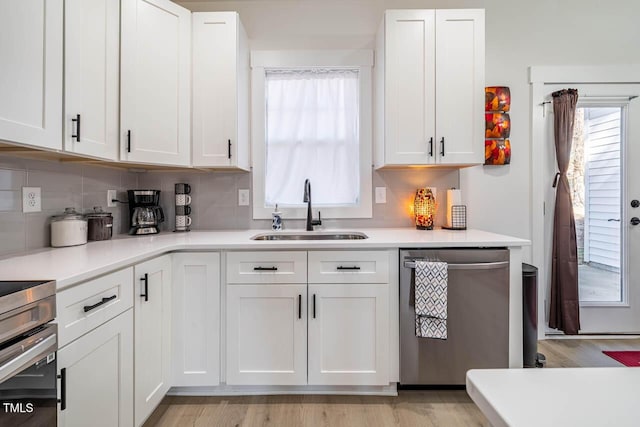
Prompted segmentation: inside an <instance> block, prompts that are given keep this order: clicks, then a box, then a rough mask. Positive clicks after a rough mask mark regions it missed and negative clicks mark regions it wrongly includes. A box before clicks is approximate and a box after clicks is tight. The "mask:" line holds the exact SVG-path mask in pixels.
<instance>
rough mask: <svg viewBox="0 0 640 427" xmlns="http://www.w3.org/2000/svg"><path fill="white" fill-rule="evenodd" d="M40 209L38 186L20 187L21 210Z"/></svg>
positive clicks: (40, 200)
mask: <svg viewBox="0 0 640 427" xmlns="http://www.w3.org/2000/svg"><path fill="white" fill-rule="evenodd" d="M41 210H42V197H41V192H40V187H22V212H25V213H26V212H40V211H41Z"/></svg>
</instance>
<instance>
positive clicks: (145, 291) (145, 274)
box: [140, 273, 149, 301]
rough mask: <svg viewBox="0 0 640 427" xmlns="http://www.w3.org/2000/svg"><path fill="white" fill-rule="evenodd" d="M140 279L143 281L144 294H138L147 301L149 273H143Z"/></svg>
mask: <svg viewBox="0 0 640 427" xmlns="http://www.w3.org/2000/svg"><path fill="white" fill-rule="evenodd" d="M140 280H141V281H143V282H144V294H140V296H141V297H144V300H145V301H149V274H148V273H144V277H141V278H140Z"/></svg>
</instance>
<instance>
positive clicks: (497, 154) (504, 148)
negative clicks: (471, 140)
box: [484, 139, 511, 166]
mask: <svg viewBox="0 0 640 427" xmlns="http://www.w3.org/2000/svg"><path fill="white" fill-rule="evenodd" d="M509 163H511V143H510V142H509V140H508V139H504V140H502V139H487V140H485V141H484V164H485V165H496V166H501V165H508V164H509Z"/></svg>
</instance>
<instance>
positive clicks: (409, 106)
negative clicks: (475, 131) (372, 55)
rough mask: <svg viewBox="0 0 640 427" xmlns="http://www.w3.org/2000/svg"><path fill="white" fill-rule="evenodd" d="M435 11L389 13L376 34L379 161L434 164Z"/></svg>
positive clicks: (404, 163) (399, 163)
mask: <svg viewBox="0 0 640 427" xmlns="http://www.w3.org/2000/svg"><path fill="white" fill-rule="evenodd" d="M434 35H435V11H433V10H391V11H387V13H386V14H385V20H384V22H383V31H381V32H379V34H378V38H379V39H378V46H379V48H378V50H377V54H378V57H377V63H376V73H381V74H378V77H379V78H381V79H382V80H381V81H380V82H379V84H380V85H379V86H376V87H377V88H378V89H379V93H378V95H380V98H379V99H380V100H384V110H383V111H384V113H385V114H384V115H383V116H381V117H377V119H378V120H379V121H380V123H378V125H382V126H384V142H385V143H386V145H385V147H384V157H383V159H384V161H385V163H387V164H397V165H408V164H416V163H417V164H431V163H434V161H435V157H434V156H433V138H434V136H435V102H434V95H435V67H434V62H435V46H434V43H433V39H434Z"/></svg>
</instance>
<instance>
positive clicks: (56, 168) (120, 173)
mask: <svg viewBox="0 0 640 427" xmlns="http://www.w3.org/2000/svg"><path fill="white" fill-rule="evenodd" d="M137 186H138V174H136V173H131V172H127V171H124V170H120V169H111V168H105V167H99V166H88V165H80V164H74V163H63V162H55V161H45V160H32V159H22V158H16V157H8V156H0V256H5V255H10V254H16V253H21V252H24V251H30V250H35V249H39V248H43V247H47V246H49V245H50V232H49V218H50V217H51V216H52V215H56V214H59V213H62V212H63V211H64V209H65V208H66V207H74V208H76V210H81V211H82V212H87V211H91V210H92V209H93V207H94V206H102V207H103V208H104V209H105V210H107V211H109V212H111V213H112V214H113V221H114V233H126V232H127V231H128V227H129V221H128V208H127V205H119V206H117V207H115V208H107V190H117V192H118V198H119V199H120V200H125V199H126V194H125V191H126V190H127V189H129V188H135V187H137ZM22 187H40V188H41V189H42V211H41V212H35V213H23V212H22Z"/></svg>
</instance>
